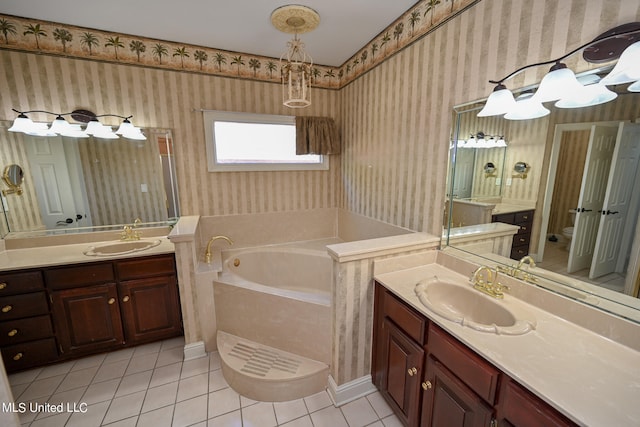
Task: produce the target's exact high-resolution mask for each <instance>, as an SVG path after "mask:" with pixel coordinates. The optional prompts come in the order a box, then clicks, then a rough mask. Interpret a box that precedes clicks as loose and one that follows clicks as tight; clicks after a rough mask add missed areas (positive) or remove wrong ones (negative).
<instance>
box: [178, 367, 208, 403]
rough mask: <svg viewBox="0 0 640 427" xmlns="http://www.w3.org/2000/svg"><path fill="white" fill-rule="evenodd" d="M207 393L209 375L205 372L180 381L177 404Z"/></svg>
mask: <svg viewBox="0 0 640 427" xmlns="http://www.w3.org/2000/svg"><path fill="white" fill-rule="evenodd" d="M207 393H209V374H208V373H207V372H205V373H203V374H200V375H196V376H195V377H189V378H185V379H182V380H180V382H179V383H178V398H177V401H178V402H182V401H183V400H188V399H191V398H194V397H196V396H201V395H203V394H207Z"/></svg>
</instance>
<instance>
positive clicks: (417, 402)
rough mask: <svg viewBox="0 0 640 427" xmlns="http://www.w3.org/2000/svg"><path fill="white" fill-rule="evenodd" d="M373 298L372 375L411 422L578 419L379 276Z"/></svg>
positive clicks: (431, 426) (450, 426)
mask: <svg viewBox="0 0 640 427" xmlns="http://www.w3.org/2000/svg"><path fill="white" fill-rule="evenodd" d="M374 298H375V299H374V331H373V351H372V378H373V382H374V384H375V385H376V386H377V387H378V389H379V390H380V393H381V395H382V396H383V397H384V399H385V400H386V401H387V403H389V405H390V406H391V408H392V409H393V411H394V413H395V414H396V415H397V416H398V418H399V419H400V420H401V422H402V423H403V424H404V425H405V426H408V427H415V426H419V427H456V426H461V427H462V426H464V427H481V426H483V427H496V426H500V427H503V426H515V427H533V426H536V427H540V426H545V427H546V426H575V424H573V423H572V422H571V421H570V420H568V419H567V418H566V417H564V416H563V415H562V414H560V413H558V412H557V411H556V410H555V409H553V408H552V407H551V406H549V405H548V404H546V403H545V402H544V401H542V400H541V399H539V398H537V397H536V396H534V395H533V394H531V393H530V392H528V391H527V390H526V389H524V388H523V387H522V386H520V385H519V384H517V383H516V382H515V381H513V380H512V379H511V378H509V377H508V376H507V375H506V374H504V373H503V372H501V371H500V370H498V369H497V368H496V367H495V366H493V365H492V364H491V363H489V362H488V361H486V360H485V359H484V358H482V357H481V356H479V355H478V354H477V353H475V352H474V351H473V350H471V349H469V348H468V347H467V346H466V345H464V344H462V343H461V342H460V341H458V340H457V339H456V338H454V337H453V336H451V335H450V334H448V333H447V332H445V331H444V330H443V329H441V328H440V327H438V326H437V325H435V324H434V323H432V322H430V321H429V320H428V319H427V318H426V317H425V316H424V315H422V314H421V313H419V312H417V311H416V310H414V309H413V308H412V307H410V306H409V305H408V304H406V303H404V302H403V301H401V300H400V299H399V298H398V297H396V296H395V295H393V294H392V293H391V292H390V291H389V290H388V289H386V288H385V287H384V286H382V285H381V284H379V283H377V282H376V283H375V297H374ZM413 368H415V371H414V370H413Z"/></svg>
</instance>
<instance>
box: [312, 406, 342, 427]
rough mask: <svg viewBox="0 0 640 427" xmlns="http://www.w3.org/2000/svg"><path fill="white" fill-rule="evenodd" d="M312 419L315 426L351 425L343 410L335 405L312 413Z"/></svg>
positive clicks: (337, 426)
mask: <svg viewBox="0 0 640 427" xmlns="http://www.w3.org/2000/svg"><path fill="white" fill-rule="evenodd" d="M311 421H313V425H314V426H315V427H349V425H348V424H347V421H346V420H345V418H344V415H342V411H340V409H338V408H336V407H335V406H333V405H332V406H329V407H327V408H324V409H320V410H319V411H316V412H314V413H312V414H311Z"/></svg>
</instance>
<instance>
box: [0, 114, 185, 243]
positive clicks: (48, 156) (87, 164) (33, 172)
mask: <svg viewBox="0 0 640 427" xmlns="http://www.w3.org/2000/svg"><path fill="white" fill-rule="evenodd" d="M8 125H10V123H5V124H4V126H3V127H2V128H1V129H0V135H1V138H2V140H3V142H4V143H3V144H2V148H0V155H2V156H3V158H7V159H12V160H14V161H15V162H16V163H19V164H21V165H22V169H23V171H24V176H25V182H26V183H29V185H25V186H24V194H23V197H21V198H20V200H18V199H17V198H11V199H7V200H5V202H6V204H5V217H6V221H5V224H4V225H5V227H4V228H5V229H4V230H3V231H4V233H5V234H6V233H7V232H33V231H43V230H53V231H58V232H63V231H69V230H76V231H78V230H82V231H92V230H100V229H104V228H105V227H108V226H114V225H115V226H117V225H121V224H130V223H132V221H133V220H134V219H135V218H141V219H142V221H143V222H144V223H162V222H166V221H168V220H170V219H171V218H175V217H177V216H178V215H179V206H178V197H177V183H176V173H175V162H174V159H173V141H172V137H171V132H170V131H166V130H154V129H148V130H146V131H145V133H146V134H147V137H148V138H147V140H146V141H141V140H130V139H126V138H120V139H114V140H109V139H100V138H93V137H91V138H82V139H75V138H69V137H62V136H56V137H39V136H29V135H24V134H22V133H15V132H7V127H8Z"/></svg>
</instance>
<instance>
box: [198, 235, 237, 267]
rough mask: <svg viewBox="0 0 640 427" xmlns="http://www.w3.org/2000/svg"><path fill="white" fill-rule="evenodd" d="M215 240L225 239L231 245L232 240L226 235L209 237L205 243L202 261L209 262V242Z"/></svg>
mask: <svg viewBox="0 0 640 427" xmlns="http://www.w3.org/2000/svg"><path fill="white" fill-rule="evenodd" d="M216 240H225V241H226V242H227V243H228V244H229V245H233V241H232V240H231V239H230V238H228V237H227V236H213V237H212V238H211V239H209V243H207V251H206V252H205V253H204V262H206V263H207V264H210V263H211V244H212V243H213V242H215V241H216Z"/></svg>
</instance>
